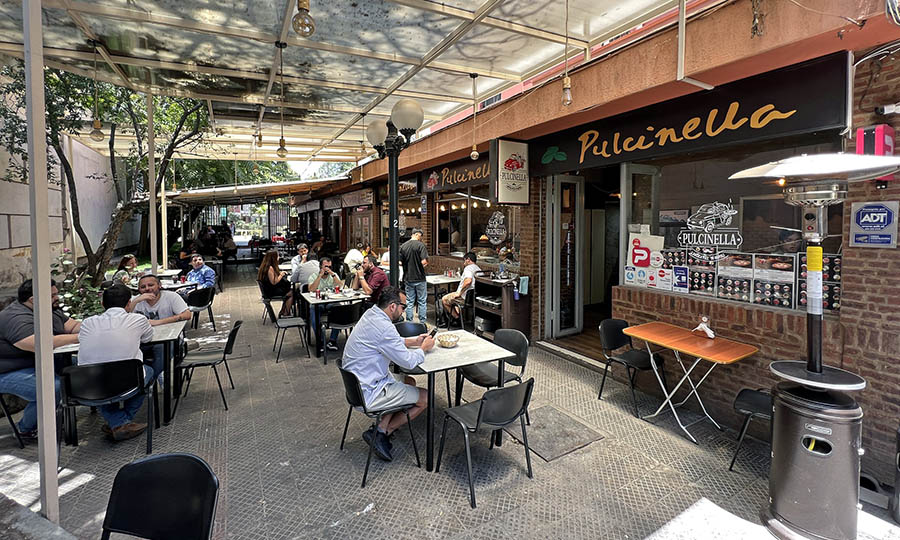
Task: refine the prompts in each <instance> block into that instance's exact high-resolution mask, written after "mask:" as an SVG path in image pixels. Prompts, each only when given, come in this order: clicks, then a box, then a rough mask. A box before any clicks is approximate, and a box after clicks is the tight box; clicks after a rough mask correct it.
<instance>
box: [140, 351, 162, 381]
mask: <svg viewBox="0 0 900 540" xmlns="http://www.w3.org/2000/svg"><path fill="white" fill-rule="evenodd" d="M166 345H168V343H153V344H144V345H141V351H142V352H144V353H147V352H152V353H153V363H152V364H151V366H152V367H153V374H154V375H156V376H157V377H159V376H160V375H161V374H162V372H163V364H164V363H165V356H166V349H165V347H166Z"/></svg>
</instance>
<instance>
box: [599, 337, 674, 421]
mask: <svg viewBox="0 0 900 540" xmlns="http://www.w3.org/2000/svg"><path fill="white" fill-rule="evenodd" d="M604 326H606V327H611V328H610V330H609V331H610V332H616V336H615V337H614V338H613V339H610V336H608V335H606V334H604V332H603V329H604ZM628 326H629V324H628V322H627V321H624V320H622V319H606V320H605V321H603V322H601V323H600V326H599V327H598V329H599V331H600V344H601V345H600V346H601V353H602V355H603V360H605V364H606V367H605V368H604V369H603V379H602V380H601V381H600V391H599V392H598V393H597V399H602V398H603V387H604V386H605V385H606V376H607V375H608V374H609V368H610V366H611V365H612V364H613V363H614V362H615V363H616V364H620V365H621V366H623V367H624V368H625V371H626V372H627V374H628V383H629V386H630V387H631V400H632V403H633V404H634V415H635V416H636V417H637V418H640V417H641V413H640V410H639V409H638V404H637V394H636V393H635V390H634V378H635V376H636V375H637V372H638V371H648V370H650V369H652V367H650V366H648V367H647V368H640V367H637V366H635V365H633V364H632V363H631V362H629V361H627V360H625V359H624V358H623V357H621V356H616V355H613V354H612V352H613V351H615V350H618V349H621V348H623V347H627V348H628V351H639V352H643V351H640V350H639V349H635V348H634V344H633V343H632V341H631V337H630V336H627V335H625V333H624V332H622V330H623V329H625V328H627V327H628ZM647 354H648V355H650V362H656V363H657V369H658V370H659V373H660V376H661V377H662V383H663V388H665V389H666V393H668V388H669V385H668V383H667V382H666V372H665V370H664V369H663V358H662V356H659V355H654V354H650V353H649V352H648V353H647Z"/></svg>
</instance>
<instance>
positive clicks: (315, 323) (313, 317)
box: [309, 306, 341, 349]
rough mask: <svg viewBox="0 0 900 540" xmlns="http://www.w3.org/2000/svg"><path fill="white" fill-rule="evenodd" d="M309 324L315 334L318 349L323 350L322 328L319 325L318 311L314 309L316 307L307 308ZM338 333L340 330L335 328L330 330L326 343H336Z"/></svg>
mask: <svg viewBox="0 0 900 540" xmlns="http://www.w3.org/2000/svg"><path fill="white" fill-rule="evenodd" d="M326 309H327V308H326ZM309 324H311V325H312V327H313V329H314V330H315V332H316V343H318V347H319V349H322V348H324V347H325V343H324V342H323V341H322V327H321V326H320V325H319V310H318V309H316V306H309ZM340 333H341V331H340V330H338V329H337V328H333V329H332V330H331V336H330V338H329V340H328V341H337V338H338V335H339V334H340Z"/></svg>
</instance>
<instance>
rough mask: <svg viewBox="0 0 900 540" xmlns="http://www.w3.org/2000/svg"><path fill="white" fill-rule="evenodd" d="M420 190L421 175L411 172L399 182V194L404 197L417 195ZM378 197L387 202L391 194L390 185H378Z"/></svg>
mask: <svg viewBox="0 0 900 540" xmlns="http://www.w3.org/2000/svg"><path fill="white" fill-rule="evenodd" d="M418 192H419V175H418V174H411V175H408V176H404V177H403V178H401V179H400V181H399V182H397V195H399V196H400V197H401V198H402V197H409V196H410V195H415V194H416V193H418ZM378 197H379V198H380V199H381V200H382V201H385V202H387V200H388V197H389V194H388V185H387V184H381V185H380V186H378Z"/></svg>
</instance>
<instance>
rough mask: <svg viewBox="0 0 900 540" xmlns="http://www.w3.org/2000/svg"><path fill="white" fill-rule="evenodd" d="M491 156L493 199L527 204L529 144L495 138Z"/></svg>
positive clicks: (492, 142) (502, 202) (500, 201)
mask: <svg viewBox="0 0 900 540" xmlns="http://www.w3.org/2000/svg"><path fill="white" fill-rule="evenodd" d="M490 156H491V200H492V201H494V202H496V203H499V204H522V205H527V204H528V203H529V199H528V180H529V176H528V144H527V143H521V142H514V141H506V140H503V139H494V140H492V141H491V153H490Z"/></svg>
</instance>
